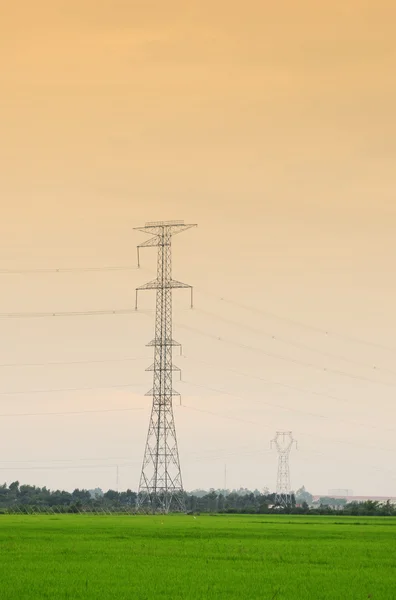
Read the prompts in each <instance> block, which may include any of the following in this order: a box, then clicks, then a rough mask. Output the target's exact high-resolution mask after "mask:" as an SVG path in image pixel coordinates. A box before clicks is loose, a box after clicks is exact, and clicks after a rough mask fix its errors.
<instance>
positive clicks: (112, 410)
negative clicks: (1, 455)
mask: <svg viewBox="0 0 396 600" xmlns="http://www.w3.org/2000/svg"><path fill="white" fill-rule="evenodd" d="M134 410H145V409H144V408H140V407H139V408H104V409H95V410H72V411H64V412H36V413H4V414H0V418H3V417H43V416H45V417H47V416H55V415H56V416H58V415H59V416H65V415H87V414H92V413H115V412H131V411H134ZM0 462H3V461H0Z"/></svg>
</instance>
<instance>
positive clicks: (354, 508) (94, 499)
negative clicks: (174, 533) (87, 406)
mask: <svg viewBox="0 0 396 600" xmlns="http://www.w3.org/2000/svg"><path fill="white" fill-rule="evenodd" d="M136 500H137V493H136V492H134V491H132V490H129V489H128V490H126V491H123V492H118V491H116V490H111V489H110V490H108V491H106V492H103V491H102V490H101V489H99V488H96V489H94V490H85V489H75V490H74V491H73V492H66V491H64V490H49V489H48V488H46V487H37V486H34V485H21V484H20V483H19V482H18V481H14V482H12V483H10V484H9V485H8V486H7V484H5V483H4V484H3V485H0V514H1V513H8V512H22V513H31V512H46V511H49V512H60V513H78V512H96V511H98V512H117V511H120V512H126V511H128V512H133V511H134V509H135V507H136ZM311 503H312V495H311V494H310V493H309V492H307V491H306V490H305V488H304V487H302V488H300V489H299V490H297V492H296V493H295V494H292V495H291V498H290V503H289V504H288V506H277V504H276V502H275V494H271V493H269V491H268V490H263V491H262V492H260V491H259V490H254V491H251V490H247V489H239V490H232V491H230V490H214V489H211V490H209V491H207V490H194V491H192V492H189V493H187V492H186V493H185V504H186V510H187V512H189V513H193V514H197V513H217V514H222V513H223V514H224V513H225V514H279V513H284V514H304V515H332V514H337V515H353V516H357V515H362V516H396V505H393V504H391V503H390V502H387V503H385V504H381V503H379V502H376V501H371V500H367V501H366V502H361V503H358V502H351V503H347V502H346V501H345V500H336V499H332V498H327V497H323V498H322V499H320V501H319V503H317V505H315V506H312V504H311Z"/></svg>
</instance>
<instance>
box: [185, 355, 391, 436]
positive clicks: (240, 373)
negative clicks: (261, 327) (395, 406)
mask: <svg viewBox="0 0 396 600" xmlns="http://www.w3.org/2000/svg"><path fill="white" fill-rule="evenodd" d="M184 357H185V358H187V357H186V356H185V355H184ZM192 361H193V362H199V363H202V364H206V365H208V366H209V367H213V368H215V369H216V370H217V369H220V370H225V371H228V372H230V373H235V374H236V375H239V376H241V377H246V378H247V379H257V380H259V381H263V382H264V383H266V384H268V385H275V386H280V387H284V388H286V389H291V390H296V391H298V392H303V393H305V394H312V395H314V396H320V397H323V398H328V399H330V400H336V401H338V402H344V403H349V402H350V401H349V400H348V399H346V398H340V397H339V396H334V395H332V394H326V392H316V391H314V390H309V389H306V388H302V387H299V386H296V385H291V384H288V383H282V382H280V381H273V380H268V379H265V378H264V377H260V376H259V375H251V374H249V373H244V372H243V371H238V370H236V369H232V368H228V367H217V366H216V367H214V366H213V364H212V363H209V362H207V361H203V360H198V359H195V358H194V359H192ZM274 406H277V405H274ZM288 410H298V409H288ZM306 414H308V415H311V416H315V414H314V413H308V412H306ZM318 416H319V415H318ZM323 418H325V417H324V416H323ZM343 422H344V421H343ZM348 422H350V423H353V424H355V425H359V423H356V421H348ZM360 425H362V426H364V427H370V428H371V429H381V430H382V431H390V432H395V431H396V430H395V429H390V428H384V427H377V426H376V425H363V424H360Z"/></svg>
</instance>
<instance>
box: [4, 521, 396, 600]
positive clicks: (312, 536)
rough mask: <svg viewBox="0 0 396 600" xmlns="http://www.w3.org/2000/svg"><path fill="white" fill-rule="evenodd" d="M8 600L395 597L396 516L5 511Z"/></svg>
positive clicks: (341, 599)
mask: <svg viewBox="0 0 396 600" xmlns="http://www.w3.org/2000/svg"><path fill="white" fill-rule="evenodd" d="M0 574H1V586H0V598H1V600H11V599H12V600H24V599H28V598H29V599H40V600H43V599H50V600H63V599H66V598H67V599H70V600H78V599H80V598H84V599H85V598H87V599H95V600H107V599H108V600H110V599H111V600H114V599H116V600H118V599H125V600H126V599H128V600H130V599H133V600H135V599H136V600H148V599H150V600H151V599H153V600H154V599H156V600H157V599H161V600H162V599H171V600H179V599H180V600H181V599H194V600H195V599H206V598H224V599H226V598H227V599H230V598H238V599H242V600H252V599H256V598H257V599H258V598H260V599H263V600H264V599H268V600H285V599H287V600H300V599H301V600H314V599H315V600H321V599H327V598H331V599H333V600H335V599H337V600H357V599H364V598H371V599H373V600H379V599H382V600H392V599H396V519H392V518H375V517H373V518H357V517H356V518H354V517H302V516H268V515H263V516H236V515H230V516H228V515H224V516H197V517H196V518H194V517H192V516H185V515H183V516H173V515H169V516H164V517H161V516H83V515H59V516H9V515H0Z"/></svg>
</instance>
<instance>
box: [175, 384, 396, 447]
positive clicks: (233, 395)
mask: <svg viewBox="0 0 396 600" xmlns="http://www.w3.org/2000/svg"><path fill="white" fill-rule="evenodd" d="M182 383H184V384H188V385H192V386H194V387H198V388H202V389H206V390H208V391H212V392H215V393H217V394H221V395H224V396H229V397H231V398H235V399H236V400H241V401H243V402H245V400H244V398H242V397H241V396H237V395H236V394H231V393H230V392H227V391H225V390H223V389H220V388H215V387H212V386H206V385H203V384H200V383H194V382H192V381H186V380H184V381H183V382H182ZM254 403H255V404H257V405H260V406H261V405H266V406H271V407H275V408H280V409H282V410H287V411H288V412H293V413H296V414H302V415H307V416H310V417H314V418H319V419H325V420H330V421H335V422H338V423H346V424H352V425H357V426H358V427H363V428H368V429H380V430H381V429H382V428H381V427H377V426H376V425H365V424H364V423H358V422H356V421H351V420H349V419H338V418H337V417H331V416H328V415H322V414H320V413H314V412H310V411H306V410H301V409H298V408H291V407H289V406H285V405H283V404H277V403H274V402H266V401H264V400H258V401H254ZM183 406H184V404H183ZM194 410H195V409H194ZM197 410H198V409H197ZM227 418H232V419H233V420H240V421H242V422H246V423H249V422H250V423H253V424H255V425H256V424H257V421H246V419H240V418H239V417H238V419H237V418H236V417H227ZM260 426H261V427H263V425H262V424H261V423H260ZM386 431H394V430H392V429H391V430H388V429H387V430H386ZM306 435H312V434H306ZM313 437H315V436H313ZM338 442H339V443H345V444H350V442H346V441H343V440H338ZM353 445H361V446H363V447H365V448H372V449H375V448H378V447H377V446H368V445H367V444H353ZM378 449H381V450H386V451H387V452H394V450H393V449H391V448H378Z"/></svg>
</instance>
